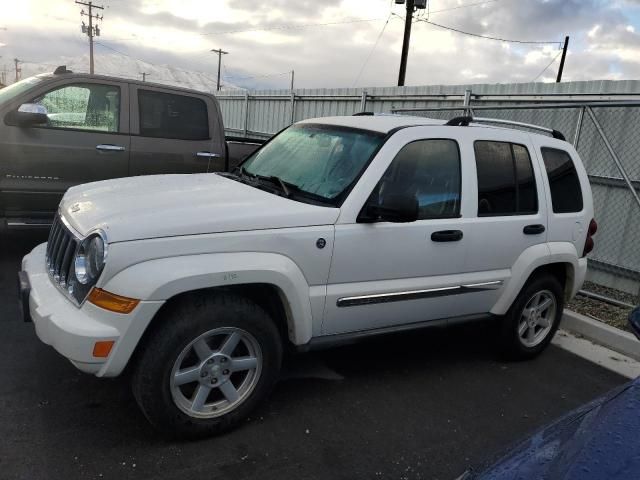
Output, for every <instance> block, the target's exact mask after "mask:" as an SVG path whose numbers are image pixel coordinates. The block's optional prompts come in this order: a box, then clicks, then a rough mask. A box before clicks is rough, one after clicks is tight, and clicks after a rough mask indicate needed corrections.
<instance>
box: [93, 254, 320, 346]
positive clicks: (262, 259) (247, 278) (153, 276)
mask: <svg viewBox="0 0 640 480" xmlns="http://www.w3.org/2000/svg"><path fill="white" fill-rule="evenodd" d="M250 283H251V284H255V283H264V284H270V285H273V286H275V287H277V288H278V290H279V292H280V294H281V297H282V298H281V300H282V301H283V302H284V307H285V311H286V312H287V326H288V332H289V338H290V340H291V341H292V342H293V343H294V344H296V345H300V344H304V343H307V342H308V341H309V340H310V339H311V335H312V323H313V321H312V312H311V302H310V293H309V292H310V290H309V285H308V283H307V281H306V279H305V277H304V275H303V274H302V271H301V270H300V269H299V268H298V266H297V265H296V264H295V263H294V262H293V261H292V260H291V259H290V258H288V257H285V256H284V255H279V254H275V253H256V252H239V253H216V254H200V255H187V256H179V257H169V258H160V259H154V260H148V261H145V262H142V263H138V264H135V265H132V266H130V267H128V268H126V269H124V270H122V271H120V272H118V273H117V274H115V275H114V276H113V277H111V278H110V279H108V280H107V281H106V282H105V284H104V285H103V286H102V287H101V288H104V289H105V290H108V291H109V292H112V293H115V294H118V295H124V296H127V297H131V298H138V299H141V300H146V301H161V302H164V301H167V300H169V299H170V298H172V297H174V296H176V295H178V294H180V293H184V292H189V291H193V290H200V289H204V288H211V287H222V286H230V285H242V284H250ZM150 321H151V318H149V319H147V325H148V323H149V322H150ZM147 325H144V327H143V328H139V331H141V332H143V331H144V330H145V329H146V327H147ZM138 327H142V326H141V325H139V326H138Z"/></svg>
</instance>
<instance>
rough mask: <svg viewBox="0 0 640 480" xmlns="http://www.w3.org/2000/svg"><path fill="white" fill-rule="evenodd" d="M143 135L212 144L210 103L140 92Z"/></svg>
mask: <svg viewBox="0 0 640 480" xmlns="http://www.w3.org/2000/svg"><path fill="white" fill-rule="evenodd" d="M138 106H139V109H140V135H141V136H143V137H155V138H172V139H177V140H208V139H209V120H208V113H207V105H206V103H205V102H204V101H203V100H201V99H199V98H196V97H191V96H188V95H176V94H171V93H164V92H154V91H150V90H139V91H138Z"/></svg>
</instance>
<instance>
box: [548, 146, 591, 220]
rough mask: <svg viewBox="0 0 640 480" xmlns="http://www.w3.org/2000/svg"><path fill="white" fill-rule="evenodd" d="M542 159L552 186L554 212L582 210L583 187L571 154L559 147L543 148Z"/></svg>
mask: <svg viewBox="0 0 640 480" xmlns="http://www.w3.org/2000/svg"><path fill="white" fill-rule="evenodd" d="M542 159H543V161H544V167H545V170H546V171H547V177H548V178H549V186H550V187H551V203H552V206H553V213H572V212H580V211H581V210H582V188H581V187H580V179H579V178H578V172H577V171H576V167H575V165H574V164H573V160H572V159H571V156H570V155H569V154H568V153H567V152H565V151H564V150H559V149H557V148H548V147H545V148H542Z"/></svg>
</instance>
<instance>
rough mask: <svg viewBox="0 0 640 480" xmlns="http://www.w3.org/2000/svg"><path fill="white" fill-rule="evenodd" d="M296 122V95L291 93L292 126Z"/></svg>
mask: <svg viewBox="0 0 640 480" xmlns="http://www.w3.org/2000/svg"><path fill="white" fill-rule="evenodd" d="M295 121H296V94H295V93H293V92H291V123H290V125H293V122H295Z"/></svg>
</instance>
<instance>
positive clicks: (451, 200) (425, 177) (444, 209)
mask: <svg viewBox="0 0 640 480" xmlns="http://www.w3.org/2000/svg"><path fill="white" fill-rule="evenodd" d="M396 194H399V195H409V196H415V198H416V200H417V201H418V220H427V219H432V218H455V217H458V216H459V215H460V151H459V148H458V144H457V142H456V141H454V140H446V139H430V140H418V141H415V142H411V143H409V144H407V145H405V146H404V147H403V148H402V149H401V150H400V151H399V152H398V154H397V155H396V157H395V158H394V159H393V162H392V163H391V165H389V168H388V169H387V171H386V172H385V174H384V175H383V176H382V179H381V180H380V182H379V183H378V186H377V187H376V189H375V190H374V192H373V194H372V195H373V199H375V200H377V201H378V202H380V201H381V200H382V198H383V197H384V196H385V195H396Z"/></svg>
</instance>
